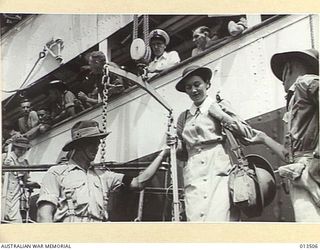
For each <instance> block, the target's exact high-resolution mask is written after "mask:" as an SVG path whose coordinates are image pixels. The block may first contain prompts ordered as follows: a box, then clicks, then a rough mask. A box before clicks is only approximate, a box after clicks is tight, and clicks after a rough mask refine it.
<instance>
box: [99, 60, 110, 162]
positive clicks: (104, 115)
mask: <svg viewBox="0 0 320 250" xmlns="http://www.w3.org/2000/svg"><path fill="white" fill-rule="evenodd" d="M103 71H104V72H103V73H104V74H103V76H102V80H101V84H102V85H103V91H102V94H103V96H102V103H103V106H102V131H103V132H104V133H106V132H107V108H108V86H109V84H110V77H109V69H108V65H107V64H105V65H104V67H103ZM106 78H107V79H106ZM105 155H106V138H104V139H102V142H101V160H100V162H101V163H102V166H103V167H105V162H106V160H105Z"/></svg>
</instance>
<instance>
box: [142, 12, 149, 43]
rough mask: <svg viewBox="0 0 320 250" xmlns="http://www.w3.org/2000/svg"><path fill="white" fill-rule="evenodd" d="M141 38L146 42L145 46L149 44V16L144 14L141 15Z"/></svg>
mask: <svg viewBox="0 0 320 250" xmlns="http://www.w3.org/2000/svg"><path fill="white" fill-rule="evenodd" d="M143 38H144V43H145V44H146V47H148V46H149V16H148V15H144V16H143Z"/></svg>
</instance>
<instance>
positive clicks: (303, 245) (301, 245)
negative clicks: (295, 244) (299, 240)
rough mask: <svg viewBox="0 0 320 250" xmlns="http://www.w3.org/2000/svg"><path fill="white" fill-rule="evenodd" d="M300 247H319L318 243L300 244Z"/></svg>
mask: <svg viewBox="0 0 320 250" xmlns="http://www.w3.org/2000/svg"><path fill="white" fill-rule="evenodd" d="M299 246H300V248H314V249H316V248H318V244H300V245H299Z"/></svg>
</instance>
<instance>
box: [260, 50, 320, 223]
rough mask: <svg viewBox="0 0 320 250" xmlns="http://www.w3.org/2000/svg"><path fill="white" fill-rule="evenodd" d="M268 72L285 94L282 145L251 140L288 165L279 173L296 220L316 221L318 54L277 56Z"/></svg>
mask: <svg viewBox="0 0 320 250" xmlns="http://www.w3.org/2000/svg"><path fill="white" fill-rule="evenodd" d="M271 69H272V71H273V73H274V75H275V76H276V77H277V78H278V79H279V80H281V81H282V82H283V86H284V90H285V91H286V92H287V113H286V115H285V117H284V121H285V123H286V124H287V130H288V132H287V135H286V138H285V139H286V143H285V147H284V146H282V145H280V144H278V143H277V142H275V141H273V140H272V139H271V138H269V137H268V136H266V134H264V133H262V132H260V133H258V135H257V137H256V138H255V140H256V142H258V141H259V142H263V143H265V144H266V145H267V146H269V147H270V148H271V149H273V150H274V151H275V152H276V153H277V154H278V155H279V156H280V157H281V159H282V160H284V161H286V162H287V163H290V164H289V165H286V166H282V167H280V168H279V173H280V176H282V177H287V178H289V182H290V183H289V184H290V185H289V188H290V197H291V201H292V204H293V208H294V213H295V219H296V221H299V222H316V221H318V222H319V221H320V186H319V185H320V178H319V177H320V174H319V171H320V162H319V53H318V51H317V50H314V49H309V50H305V51H291V52H285V53H278V54H275V55H273V56H272V58H271Z"/></svg>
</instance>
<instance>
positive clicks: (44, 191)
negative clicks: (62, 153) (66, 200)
mask: <svg viewBox="0 0 320 250" xmlns="http://www.w3.org/2000/svg"><path fill="white" fill-rule="evenodd" d="M59 187H60V184H59V181H58V176H57V174H56V173H54V171H52V170H51V169H49V170H48V172H47V173H46V174H45V175H44V177H43V179H42V183H41V188H40V194H39V199H38V201H37V206H39V204H40V203H41V202H43V201H47V202H50V203H52V204H54V205H55V206H57V205H58V199H59V195H60V188H59Z"/></svg>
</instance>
